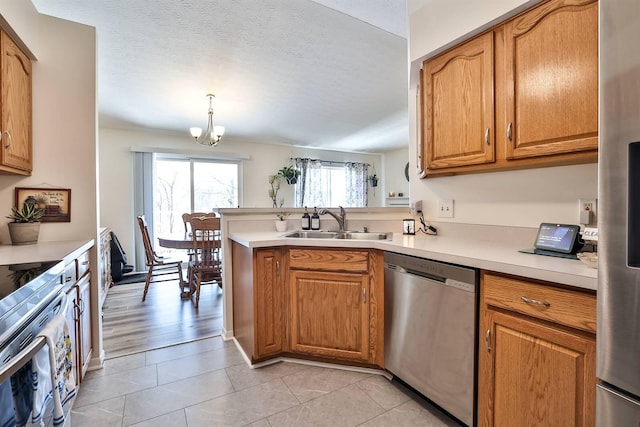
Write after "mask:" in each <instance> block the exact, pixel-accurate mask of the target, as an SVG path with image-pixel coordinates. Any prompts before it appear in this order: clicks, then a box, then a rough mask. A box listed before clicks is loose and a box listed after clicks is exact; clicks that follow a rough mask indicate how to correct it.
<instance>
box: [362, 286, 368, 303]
mask: <svg viewBox="0 0 640 427" xmlns="http://www.w3.org/2000/svg"><path fill="white" fill-rule="evenodd" d="M362 300H363V301H364V303H365V304H366V303H367V289H366V288H362Z"/></svg>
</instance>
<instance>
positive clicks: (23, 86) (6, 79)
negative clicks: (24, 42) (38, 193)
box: [0, 32, 32, 175]
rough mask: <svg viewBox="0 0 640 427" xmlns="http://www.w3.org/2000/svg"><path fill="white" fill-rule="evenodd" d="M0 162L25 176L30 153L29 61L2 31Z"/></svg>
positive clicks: (27, 172)
mask: <svg viewBox="0 0 640 427" xmlns="http://www.w3.org/2000/svg"><path fill="white" fill-rule="evenodd" d="M0 37H1V40H0V43H1V46H2V57H1V59H0V64H1V73H0V86H1V90H0V92H1V99H0V102H1V104H0V109H1V110H2V129H0V132H2V141H1V143H2V149H1V151H0V152H1V153H2V157H1V160H2V165H1V166H4V167H7V168H9V169H10V170H12V171H13V172H16V173H22V174H25V175H28V174H29V173H30V172H31V169H32V156H31V151H32V147H31V60H29V58H28V57H27V56H26V55H25V54H24V53H22V51H21V50H20V49H19V48H18V46H17V45H16V44H15V43H14V42H13V40H11V38H10V37H9V36H8V35H7V34H6V33H5V32H1V36H0Z"/></svg>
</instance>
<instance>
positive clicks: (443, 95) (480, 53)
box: [423, 33, 495, 174]
mask: <svg viewBox="0 0 640 427" xmlns="http://www.w3.org/2000/svg"><path fill="white" fill-rule="evenodd" d="M423 69H424V71H423V78H424V81H423V88H424V90H426V96H425V98H424V102H425V106H424V108H423V113H424V121H425V122H426V123H423V132H424V133H425V135H424V137H425V138H424V141H425V149H426V156H425V157H426V162H427V174H428V173H429V170H430V169H441V168H448V167H454V166H465V165H475V164H483V163H490V162H493V161H494V160H495V144H494V140H495V138H494V135H493V133H494V132H493V127H494V108H493V79H494V73H493V33H487V34H484V35H482V36H480V37H477V38H475V39H473V40H471V41H469V42H467V43H465V44H463V45H461V46H459V47H457V48H455V49H453V50H451V51H449V52H446V53H444V54H442V55H440V56H438V57H436V58H434V59H430V60H427V61H425V63H424V67H423Z"/></svg>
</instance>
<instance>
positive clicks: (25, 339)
mask: <svg viewBox="0 0 640 427" xmlns="http://www.w3.org/2000/svg"><path fill="white" fill-rule="evenodd" d="M63 273H64V263H63V262H62V261H52V262H44V263H28V264H14V265H0V406H1V407H0V425H7V424H6V423H9V424H10V425H14V424H16V423H17V424H19V425H23V424H22V422H21V421H22V417H24V415H25V414H26V413H27V412H26V411H29V412H30V407H29V405H28V401H29V399H28V398H29V395H28V393H25V392H24V391H25V387H26V386H25V381H28V379H29V378H31V374H30V371H31V369H30V365H29V364H30V363H31V359H32V357H33V356H34V355H35V354H36V353H37V352H38V351H40V350H41V349H42V347H43V346H44V344H45V340H44V338H41V337H40V338H37V335H38V333H39V332H40V331H41V330H42V329H43V328H44V327H45V326H46V325H47V323H48V322H49V321H50V320H51V319H52V318H53V317H54V316H56V315H58V314H61V313H63V312H64V311H65V310H66V309H65V306H66V300H67V299H66V294H65V293H64V292H63V291H62V288H63V277H64V275H63ZM27 385H28V384H27ZM17 388H22V389H21V391H19V390H17ZM31 389H32V388H31ZM31 393H32V391H31ZM16 396H21V398H22V399H21V401H20V402H21V403H22V404H18V403H16V402H17V401H16ZM67 409H68V408H67ZM50 412H51V411H48V410H46V411H45V413H48V414H49V413H50ZM12 420H13V421H12ZM29 420H30V418H29ZM43 422H44V425H50V424H52V423H53V417H52V416H51V415H49V416H48V417H46V418H45V419H43ZM27 425H30V422H27ZM36 425H40V424H39V423H36Z"/></svg>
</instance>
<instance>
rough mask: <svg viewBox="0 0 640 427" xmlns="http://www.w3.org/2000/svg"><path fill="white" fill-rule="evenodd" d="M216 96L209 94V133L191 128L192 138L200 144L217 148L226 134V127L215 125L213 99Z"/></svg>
mask: <svg viewBox="0 0 640 427" xmlns="http://www.w3.org/2000/svg"><path fill="white" fill-rule="evenodd" d="M215 97H216V96H215V95H213V94H211V93H209V94H207V98H209V112H208V114H209V123H208V124H207V131H206V132H205V133H202V128H190V131H191V136H193V138H194V139H195V140H196V142H197V143H198V144H202V145H209V146H211V147H215V146H216V145H218V142H219V141H220V139H221V138H222V135H223V134H224V126H214V125H213V99H214V98H215Z"/></svg>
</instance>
